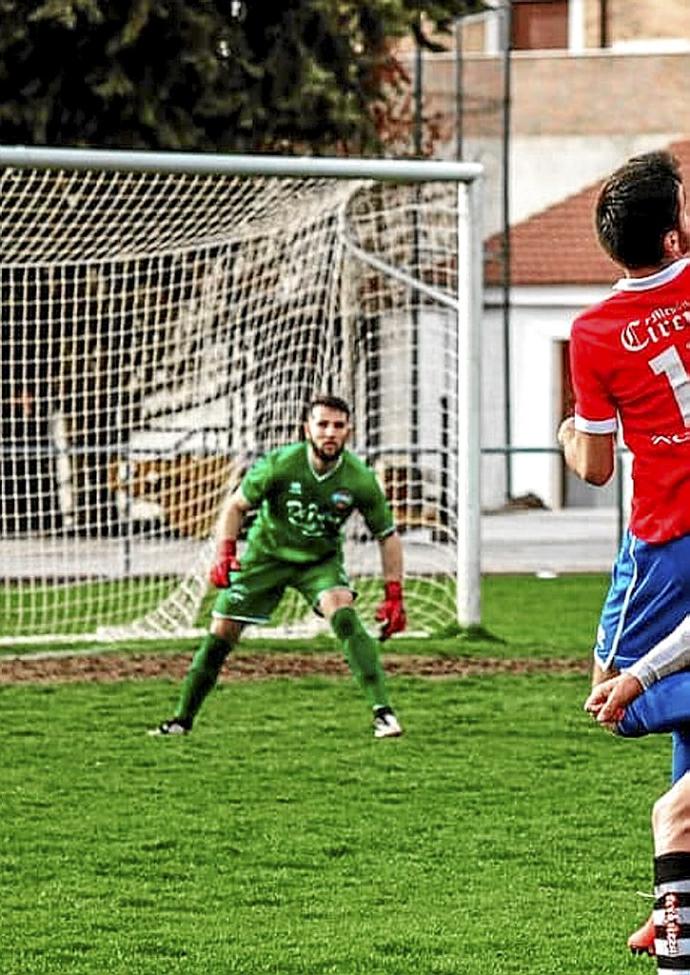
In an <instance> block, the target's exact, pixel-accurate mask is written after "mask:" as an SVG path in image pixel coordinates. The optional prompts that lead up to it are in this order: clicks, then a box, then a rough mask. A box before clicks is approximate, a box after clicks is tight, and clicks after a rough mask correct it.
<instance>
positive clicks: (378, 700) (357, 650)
mask: <svg viewBox="0 0 690 975" xmlns="http://www.w3.org/2000/svg"><path fill="white" fill-rule="evenodd" d="M331 627H332V628H333V632H334V633H335V635H336V636H337V637H338V639H339V640H340V641H341V643H342V644H343V647H344V648H345V654H346V656H347V662H348V663H349V665H350V670H351V671H352V673H353V674H354V676H355V678H356V679H357V681H358V682H359V684H360V686H361V688H362V690H363V691H364V693H365V694H366V696H367V700H368V701H369V703H370V704H371V706H372V707H375V708H378V707H390V701H389V699H388V692H387V690H386V678H385V676H384V673H383V667H382V666H381V660H380V657H379V651H378V647H377V646H376V643H375V642H374V640H372V638H371V637H370V636H369V634H368V633H367V631H366V630H365V629H364V627H363V626H362V623H361V621H360V619H359V616H358V615H357V613H356V612H355V611H354V609H353V608H352V607H351V606H344V607H343V608H342V609H337V610H336V611H335V613H333V616H332V617H331Z"/></svg>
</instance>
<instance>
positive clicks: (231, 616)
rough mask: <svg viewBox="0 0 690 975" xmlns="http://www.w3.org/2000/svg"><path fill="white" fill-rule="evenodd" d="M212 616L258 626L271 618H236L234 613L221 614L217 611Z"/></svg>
mask: <svg viewBox="0 0 690 975" xmlns="http://www.w3.org/2000/svg"><path fill="white" fill-rule="evenodd" d="M211 616H213V617H214V619H218V620H235V621H236V622H238V623H256V624H257V625H261V624H262V623H268V622H269V621H270V616H236V615H235V614H234V613H219V612H218V610H216V609H214V610H213V611H212V613H211Z"/></svg>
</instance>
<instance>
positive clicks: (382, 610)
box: [376, 582, 407, 641]
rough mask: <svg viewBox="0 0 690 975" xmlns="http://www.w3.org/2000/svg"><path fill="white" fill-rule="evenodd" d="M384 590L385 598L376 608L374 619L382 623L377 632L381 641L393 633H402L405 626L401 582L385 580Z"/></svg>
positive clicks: (405, 618)
mask: <svg viewBox="0 0 690 975" xmlns="http://www.w3.org/2000/svg"><path fill="white" fill-rule="evenodd" d="M385 592H386V596H385V599H384V600H383V602H382V603H381V605H380V606H379V608H378V609H377V610H376V619H377V620H378V621H379V623H383V626H382V627H381V633H380V634H379V639H380V640H381V641H383V640H387V639H388V637H389V636H393V634H394V633H402V631H403V630H404V629H405V627H406V626H407V617H406V616H405V607H404V605H403V595H402V586H401V584H400V583H399V582H387V583H386V587H385Z"/></svg>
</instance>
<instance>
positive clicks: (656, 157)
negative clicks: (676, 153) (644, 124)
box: [595, 152, 683, 270]
mask: <svg viewBox="0 0 690 975" xmlns="http://www.w3.org/2000/svg"><path fill="white" fill-rule="evenodd" d="M682 182H683V179H682V176H681V173H680V167H679V165H678V161H677V160H676V159H675V158H674V157H673V156H672V155H671V154H670V153H669V152H647V153H645V154H644V155H641V156H633V158H632V159H629V160H628V161H627V162H626V163H625V164H624V165H623V166H621V167H620V168H619V169H617V170H616V171H615V172H614V173H612V174H611V175H610V176H609V178H608V179H607V180H606V182H605V183H604V185H603V186H602V188H601V190H600V192H599V197H598V199H597V204H596V210H595V223H596V231H597V236H598V238H599V243H600V244H601V246H602V247H603V248H604V250H605V251H606V253H607V254H608V255H609V257H611V258H612V259H613V260H614V261H615V262H616V263H617V264H620V265H621V266H622V267H625V268H630V269H631V270H635V269H638V268H647V267H656V266H658V265H659V264H661V263H662V262H663V259H664V237H665V236H666V234H667V233H668V232H669V231H671V230H676V229H677V228H678V222H679V218H680V206H679V201H678V187H679V186H681V185H682Z"/></svg>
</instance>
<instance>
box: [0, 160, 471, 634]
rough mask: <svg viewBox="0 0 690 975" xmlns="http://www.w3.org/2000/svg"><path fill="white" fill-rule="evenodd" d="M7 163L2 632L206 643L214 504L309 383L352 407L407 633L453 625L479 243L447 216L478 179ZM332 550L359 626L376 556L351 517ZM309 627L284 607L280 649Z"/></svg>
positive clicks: (291, 604) (298, 415)
mask: <svg viewBox="0 0 690 975" xmlns="http://www.w3.org/2000/svg"><path fill="white" fill-rule="evenodd" d="M2 152H6V150H0V166H2V168H1V169H0V183H1V185H0V194H1V197H0V198H1V199H2V210H1V217H0V219H1V234H0V287H1V289H2V343H1V345H0V355H1V357H2V359H1V362H2V441H1V443H0V505H1V508H0V554H1V558H0V571H1V572H2V579H1V580H0V601H1V604H2V605H1V609H0V628H1V632H0V639H2V640H3V642H5V643H8V642H9V643H13V642H15V643H24V642H29V641H39V640H40V641H45V642H55V641H59V640H65V639H74V638H77V637H79V638H81V637H86V638H88V639H98V640H104V641H105V640H122V639H127V638H145V637H152V638H159V639H160V638H165V637H179V636H183V635H191V634H192V633H195V632H197V631H199V630H200V628H204V627H205V626H206V625H207V623H208V616H209V611H210V604H211V600H212V598H213V591H212V590H210V589H209V585H208V582H207V574H208V568H209V564H210V562H211V560H212V555H213V551H214V539H213V533H214V526H215V523H216V520H217V517H218V512H219V508H220V505H221V504H222V501H223V499H224V498H225V496H226V495H227V493H228V491H231V490H232V489H233V488H234V487H236V486H237V485H238V483H239V481H240V479H241V477H242V475H243V473H244V471H245V470H246V469H247V467H248V465H249V464H250V463H251V462H252V461H253V460H254V459H255V458H256V457H257V456H259V455H260V454H261V453H263V452H264V451H266V450H267V449H270V448H272V447H274V446H278V445H280V444H283V443H287V442H289V441H291V440H294V439H296V438H298V437H299V436H300V424H301V420H302V418H303V413H304V407H305V404H306V403H307V402H308V401H309V399H310V398H311V397H312V395H313V394H315V393H317V392H331V393H334V394H337V395H341V396H343V397H344V398H346V399H347V400H348V401H350V402H351V404H352V406H353V423H354V435H353V440H352V443H351V448H352V449H353V450H354V451H355V452H356V453H357V454H359V455H360V456H361V457H363V458H364V459H365V460H366V461H367V462H368V463H369V464H370V465H371V466H372V467H373V468H374V469H375V470H376V471H377V473H378V475H379V478H380V480H381V482H382V484H383V486H384V489H385V491H386V494H387V496H388V498H389V499H390V502H391V505H392V508H393V512H394V515H395V518H396V522H397V525H398V528H399V531H400V533H401V535H402V539H403V544H404V548H405V553H406V586H405V592H406V602H407V604H408V616H409V628H410V631H411V632H417V633H432V632H438V631H440V630H443V628H444V627H448V626H449V625H450V624H452V623H453V622H454V621H456V620H457V619H458V617H459V615H460V616H462V612H460V613H459V608H458V607H459V593H458V580H460V585H461V586H462V585H463V584H464V583H463V580H464V578H465V576H466V564H467V559H466V558H465V565H464V566H461V565H460V564H459V561H458V560H459V551H460V553H462V545H463V544H466V538H465V537H464V536H465V535H466V534H467V532H466V531H465V530H464V529H463V519H462V517H459V512H460V513H461V514H462V511H464V509H461V507H460V506H461V505H462V504H464V503H465V499H464V498H463V497H462V495H463V494H464V493H465V491H466V488H465V487H463V484H462V480H463V478H464V477H465V474H464V473H463V472H464V471H465V469H466V468H468V469H469V470H470V471H471V470H472V469H473V464H474V460H472V459H469V460H468V458H467V457H465V458H464V459H462V456H461V455H462V452H463V447H462V445H461V444H460V440H461V439H463V438H464V440H465V441H467V436H466V434H463V422H464V420H463V419H462V417H464V416H465V412H463V406H462V403H461V402H460V401H459V396H460V399H461V398H462V396H463V392H462V390H463V384H462V380H461V378H460V377H459V370H460V372H462V370H463V369H464V368H466V366H467V363H466V362H465V358H466V356H464V355H463V352H462V349H463V344H462V343H463V341H464V340H463V339H461V340H460V341H459V338H458V336H459V334H460V335H462V333H463V328H464V329H465V330H466V331H467V330H469V328H470V323H469V322H468V321H464V322H463V320H462V319H463V315H464V316H465V317H467V315H468V314H470V313H471V309H472V308H473V307H474V308H476V280H477V275H476V266H477V265H476V254H474V255H473V254H472V253H468V252H467V251H468V250H469V248H470V247H472V248H474V247H476V246H478V241H477V240H476V238H475V235H476V227H475V226H474V224H473V223H472V218H471V212H470V213H469V214H468V213H465V217H464V219H465V224H466V225H467V226H466V229H465V230H464V231H463V225H462V224H459V201H462V199H470V198H471V197H470V194H469V189H468V187H469V185H470V183H471V180H472V178H473V177H474V176H476V175H477V172H476V169H478V167H477V168H476V169H475V170H472V168H471V167H467V171H465V170H462V167H460V166H459V165H458V164H455V167H456V170H458V171H461V170H462V175H463V176H464V178H465V180H466V183H465V182H463V181H462V180H461V181H460V182H458V181H457V176H455V177H454V178H453V176H454V174H450V175H446V176H445V178H443V179H441V178H439V179H433V180H427V181H422V182H420V181H418V180H417V181H414V182H412V181H402V180H398V181H396V180H395V178H394V174H388V173H387V174H386V176H385V178H384V179H378V178H370V177H367V175H366V173H365V172H364V171H363V172H362V173H361V175H357V176H355V177H353V176H349V177H348V178H345V177H343V176H341V175H338V176H336V177H335V178H333V177H330V176H328V175H325V174H324V171H325V169H326V164H327V163H328V162H329V161H328V160H322V161H321V162H319V161H318V160H314V161H311V164H310V161H304V163H305V164H306V168H307V170H308V171H307V172H305V173H304V174H298V175H269V174H263V175H262V174H260V173H259V174H255V173H250V172H246V173H245V172H242V158H243V157H234V158H233V157H218V161H217V167H216V169H217V171H203V170H201V169H200V171H194V168H193V162H194V160H195V159H202V160H203V161H204V162H205V164H206V167H207V169H208V168H209V157H193V156H190V157H187V168H186V170H185V171H177V169H176V167H175V166H173V165H172V164H169V163H167V161H166V157H165V154H163V155H162V156H158V157H155V159H154V158H153V157H151V156H148V155H147V154H136V153H132V154H126V153H123V154H121V156H122V158H120V154H114V153H109V154H107V158H106V157H105V154H104V159H103V165H99V163H100V157H99V154H98V153H90V154H87V153H85V154H84V155H87V156H88V164H87V165H81V164H76V163H75V157H76V156H78V153H77V152H76V151H71V155H70V151H69V150H64V151H62V152H61V151H60V150H56V151H54V152H53V153H52V155H50V158H49V159H47V160H46V159H45V158H40V160H39V161H38V162H35V161H34V158H33V157H32V156H31V153H32V150H25V156H26V158H22V160H21V164H18V163H17V162H16V160H15V158H14V157H12V156H10V158H9V159H8V158H7V157H6V156H5V157H3V156H2ZM45 152H47V151H45ZM114 157H117V159H116V161H115V163H113V158H114ZM229 160H232V169H233V170H234V171H223V169H222V163H223V161H225V165H226V166H227V165H228V161H229ZM133 161H135V162H137V164H138V168H137V166H134V165H133ZM270 161H271V157H268V162H270ZM331 162H336V161H331ZM354 162H355V161H353V164H354ZM357 163H358V164H364V161H357ZM353 164H351V167H350V168H353ZM254 165H255V168H256V166H257V165H258V166H260V165H262V164H261V161H260V160H255V161H254ZM424 165H427V166H430V167H431V169H427V170H421V171H423V172H425V173H426V172H434V173H435V172H436V170H434V165H435V164H423V163H419V164H417V166H418V167H423V166H424ZM294 166H297V163H296V162H295V164H294ZM390 167H391V169H392V170H394V169H395V164H390ZM210 168H211V169H213V166H211V167H210ZM354 168H356V167H354ZM449 168H451V169H452V166H451V164H449ZM461 191H462V192H461ZM463 193H464V194H465V195H464V197H463V195H462V194H463ZM460 209H461V210H462V205H461V206H460ZM459 228H460V229H459ZM473 275H474V277H473ZM473 288H474V291H473V290H472V289H473ZM473 302H474V304H473ZM475 366H476V363H475ZM472 368H473V367H472V366H471V365H470V374H471V371H472ZM459 390H460V393H459ZM459 417H460V419H459ZM459 478H460V480H459ZM465 528H466V525H465ZM461 536H462V537H461ZM459 546H460V548H459ZM240 550H241V545H240ZM345 550H346V562H347V566H348V569H349V572H350V574H351V577H352V579H353V581H354V585H355V587H356V588H357V590H358V592H359V602H358V607H359V608H360V610H361V613H362V616H363V618H364V620H365V621H366V622H368V623H369V624H370V625H372V626H373V617H374V611H375V606H376V604H377V603H378V601H379V600H380V598H381V592H382V588H381V580H380V560H379V552H378V544H377V543H376V542H374V541H372V540H370V539H369V537H368V536H367V532H366V529H365V527H364V525H363V523H362V522H361V521H360V520H358V519H357V518H356V517H355V518H354V519H352V520H351V522H350V523H349V524H348V528H347V538H346V549H345ZM470 561H471V560H470ZM314 625H317V626H318V625H319V624H318V620H317V618H316V617H315V616H314V615H313V613H312V612H311V610H310V609H309V608H308V607H307V606H305V605H304V604H303V603H302V602H301V600H300V598H299V597H298V596H297V594H295V593H291V592H289V591H288V593H287V594H286V596H285V598H284V599H283V602H282V603H281V605H280V607H279V610H278V612H277V613H276V617H275V620H274V621H273V626H274V627H275V629H276V632H279V633H281V634H302V633H305V632H311V631H312V628H313V626H314Z"/></svg>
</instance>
